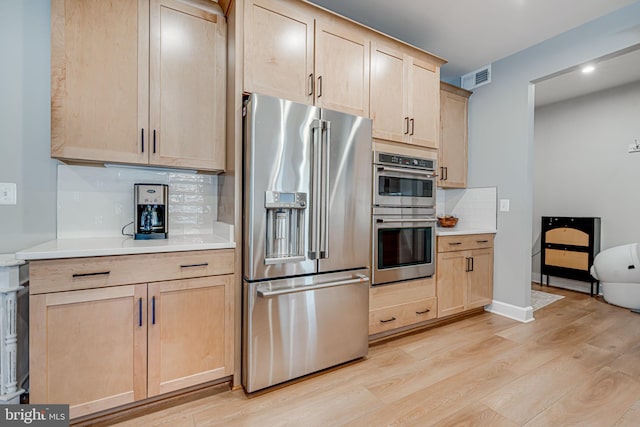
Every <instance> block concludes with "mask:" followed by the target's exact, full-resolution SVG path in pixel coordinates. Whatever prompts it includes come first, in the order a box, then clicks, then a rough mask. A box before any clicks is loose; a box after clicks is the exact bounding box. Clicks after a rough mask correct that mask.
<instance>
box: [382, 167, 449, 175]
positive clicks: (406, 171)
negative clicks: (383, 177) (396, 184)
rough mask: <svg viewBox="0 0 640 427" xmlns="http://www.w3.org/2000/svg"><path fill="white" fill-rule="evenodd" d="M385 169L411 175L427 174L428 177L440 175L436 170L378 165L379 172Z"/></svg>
mask: <svg viewBox="0 0 640 427" xmlns="http://www.w3.org/2000/svg"><path fill="white" fill-rule="evenodd" d="M383 171H389V172H399V173H407V174H410V175H420V176H426V177H427V178H436V177H437V176H438V174H437V173H435V172H429V171H421V170H415V169H408V168H407V169H402V168H392V167H389V166H378V172H383Z"/></svg>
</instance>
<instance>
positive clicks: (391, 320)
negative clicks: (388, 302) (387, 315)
mask: <svg viewBox="0 0 640 427" xmlns="http://www.w3.org/2000/svg"><path fill="white" fill-rule="evenodd" d="M394 320H396V318H395V317H391V319H386V320H382V319H380V323H389V322H393V321H394Z"/></svg>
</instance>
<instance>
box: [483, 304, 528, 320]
mask: <svg viewBox="0 0 640 427" xmlns="http://www.w3.org/2000/svg"><path fill="white" fill-rule="evenodd" d="M484 309H485V311H488V312H490V313H494V314H499V315H500V316H504V317H508V318H509V319H513V320H517V321H518V322H522V323H529V322H533V321H534V320H535V319H534V318H533V307H531V306H527V307H519V306H517V305H512V304H507V303H506V302H501V301H496V300H493V302H492V303H491V304H489V305H488V306H486V307H485V308H484Z"/></svg>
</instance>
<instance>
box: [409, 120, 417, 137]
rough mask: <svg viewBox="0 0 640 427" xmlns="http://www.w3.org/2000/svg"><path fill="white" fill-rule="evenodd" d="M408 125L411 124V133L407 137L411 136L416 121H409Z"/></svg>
mask: <svg viewBox="0 0 640 427" xmlns="http://www.w3.org/2000/svg"><path fill="white" fill-rule="evenodd" d="M409 123H411V133H409V135H413V131H414V130H415V124H416V121H415V120H413V119H411V120H409Z"/></svg>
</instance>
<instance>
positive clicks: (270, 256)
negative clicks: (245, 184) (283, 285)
mask: <svg viewBox="0 0 640 427" xmlns="http://www.w3.org/2000/svg"><path fill="white" fill-rule="evenodd" d="M265 208H266V213H267V236H266V243H267V244H266V252H267V253H266V254H265V261H264V262H265V264H281V263H283V262H298V261H300V260H304V259H305V254H304V232H305V227H304V214H305V210H306V209H307V194H306V193H283V192H277V191H267V192H266V195H265Z"/></svg>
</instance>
